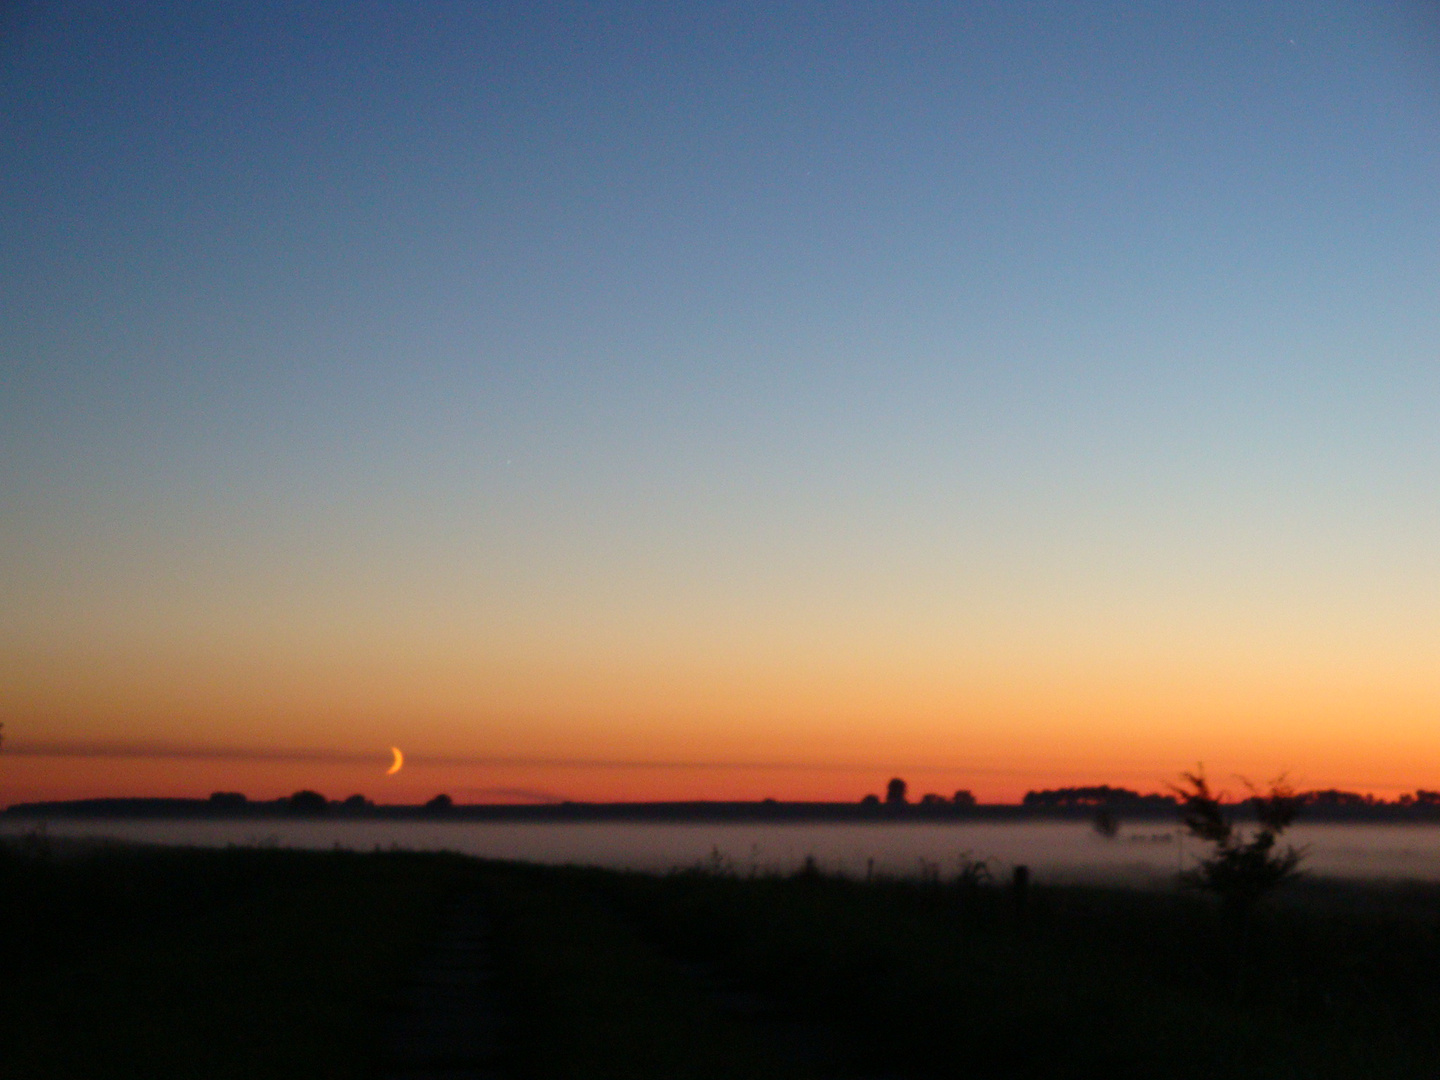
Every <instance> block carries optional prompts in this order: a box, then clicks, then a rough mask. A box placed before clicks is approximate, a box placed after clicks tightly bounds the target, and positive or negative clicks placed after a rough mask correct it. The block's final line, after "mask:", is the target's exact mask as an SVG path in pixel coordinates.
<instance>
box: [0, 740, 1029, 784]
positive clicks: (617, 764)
mask: <svg viewBox="0 0 1440 1080" xmlns="http://www.w3.org/2000/svg"><path fill="white" fill-rule="evenodd" d="M4 753H5V754H7V755H13V756H16V757H51V758H110V759H152V760H165V759H176V760H197V761H198V760H204V761H254V762H282V761H291V762H314V763H317V764H327V765H384V764H388V763H389V762H390V760H391V757H392V755H391V753H390V749H389V747H386V748H384V749H383V750H376V751H374V752H373V753H363V752H356V751H345V750H318V749H297V750H272V749H265V748H250V747H200V746H167V745H143V744H135V743H61V742H34V743H21V744H17V745H15V746H13V747H6V749H5V750H4ZM405 766H406V768H411V767H414V766H434V767H442V768H443V767H458V768H487V767H489V768H546V769H636V770H640V769H666V770H691V769H693V770H711V771H750V772H764V771H776V772H779V771H791V772H795V771H799V772H837V773H863V772H892V773H893V772H897V771H901V772H903V771H911V772H923V773H937V772H939V773H945V772H950V773H967V774H983V775H989V776H1019V775H1021V774H1022V773H1024V772H1025V770H1022V769H1016V768H996V767H986V766H974V765H931V764H919V765H916V764H910V765H905V764H900V765H896V764H894V763H889V764H879V765H877V764H874V763H869V762H821V761H654V760H643V759H632V758H561V757H553V758H552V757H516V756H488V755H474V756H471V755H466V756H450V755H426V754H413V753H409V752H407V753H406V754H405Z"/></svg>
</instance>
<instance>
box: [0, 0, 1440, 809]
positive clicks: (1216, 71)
mask: <svg viewBox="0 0 1440 1080" xmlns="http://www.w3.org/2000/svg"><path fill="white" fill-rule="evenodd" d="M1437 361H1440V17H1437V15H1436V14H1435V11H1434V8H1433V6H1431V5H1426V4H1421V3H1418V2H1417V3H1412V4H1406V3H1396V4H1390V5H1373V4H1364V3H1360V2H1353V3H1351V2H1333V0H1315V2H1306V3H1298V2H1297V3H1289V2H1267V0H1261V2H1256V0H1244V2H1238V0H1237V2H1217V3H1213V4H1205V5H1178V4H1168V3H1113V2H1107V0H1094V2H1091V0H1087V2H1084V3H1078V2H1074V3H1071V2H1045V3H1012V2H1004V3H1000V2H996V3H984V2H978V3H966V4H939V3H937V4H924V3H914V4H905V3H874V4H862V3H799V4H783V3H781V4H777V3H764V4H732V3H711V2H705V3H684V2H679V3H666V4H658V3H642V4H622V3H613V4H612V3H576V4H561V3H546V2H527V3H479V2H477V3H416V4H389V3H338V2H337V3H294V4H264V3H255V2H247V3H236V4H224V3H216V4H206V5H192V4H186V3H174V4H169V3H158V2H157V3H148V4H140V5H118V4H94V3H59V2H56V3H51V2H45V0H39V2H36V0H30V2H28V3H24V2H22V3H18V4H11V5H7V6H6V8H5V10H4V14H3V16H0V504H3V507H4V511H3V514H0V722H3V723H4V734H5V742H4V745H3V748H0V803H10V802H18V801H23V800H29V799H52V798H78V797H89V796H102V795H198V796H204V795H207V794H208V793H209V792H211V791H213V790H241V791H244V792H246V793H247V794H249V795H250V796H251V797H252V798H261V797H263V798H273V797H276V796H279V795H283V794H288V793H289V792H290V791H293V790H296V789H297V788H301V787H306V788H315V789H318V790H321V791H322V792H324V793H326V794H328V795H330V796H332V797H343V796H346V795H349V794H352V793H361V794H365V795H367V796H368V797H370V798H374V799H376V800H378V801H381V802H413V801H417V800H419V799H422V798H428V797H429V796H430V795H432V794H435V793H436V792H438V791H445V792H447V793H449V794H451V795H452V796H453V797H454V798H455V799H456V801H460V802H472V801H515V800H520V801H525V800H531V799H547V798H570V799H605V800H610V799H627V800H628V799H672V798H697V799H729V798H737V799H749V798H762V797H775V798H780V799H837V800H851V799H859V798H860V797H861V796H862V795H864V794H866V793H867V792H872V791H873V792H879V791H882V790H883V787H884V783H885V781H886V780H887V779H888V778H889V777H890V776H892V775H900V776H904V777H905V778H906V779H908V780H909V783H910V788H911V791H912V792H913V793H915V794H917V795H918V794H920V793H922V792H924V791H937V792H941V793H943V794H946V795H949V794H950V793H952V792H953V791H955V790H957V789H961V788H966V789H970V790H973V791H974V792H975V793H976V795H977V796H979V797H980V798H981V799H982V801H1009V800H1014V799H1018V798H1019V796H1020V795H1022V794H1023V793H1024V792H1025V791H1026V790H1028V789H1031V788H1036V787H1050V786H1056V785H1062V784H1075V783H1101V782H1105V783H1117V784H1123V785H1125V786H1131V787H1136V788H1139V789H1141V790H1147V791H1148V790H1157V789H1161V788H1163V786H1164V785H1165V784H1166V783H1167V782H1168V781H1171V780H1174V779H1176V778H1177V777H1178V774H1179V773H1180V771H1181V770H1183V769H1187V768H1191V767H1193V766H1194V765H1195V764H1196V763H1197V762H1203V763H1204V764H1205V766H1206V768H1207V769H1208V771H1209V772H1210V774H1211V776H1212V777H1213V778H1215V779H1217V780H1218V781H1219V782H1220V784H1221V785H1222V786H1226V785H1229V786H1231V787H1234V786H1235V785H1236V784H1238V781H1237V780H1235V779H1234V778H1235V777H1237V776H1246V777H1251V778H1254V779H1257V780H1264V779H1268V778H1269V777H1271V776H1274V775H1277V774H1279V773H1282V772H1284V773H1286V774H1288V776H1289V777H1290V778H1291V780H1292V781H1294V782H1296V783H1298V784H1299V785H1301V786H1303V787H1330V786H1339V787H1345V788H1349V789H1354V790H1364V791H1373V792H1375V793H1377V794H1381V795H1393V794H1395V793H1398V792H1400V791H1402V790H1412V789H1414V788H1415V787H1427V788H1440V664H1437V657H1440V558H1437V555H1440V437H1437V432H1440V363H1437ZM391 746H399V747H401V748H403V750H404V753H405V755H406V760H407V764H406V766H405V768H404V769H402V770H401V771H400V772H399V773H397V774H395V775H393V776H387V775H386V772H385V770H386V768H387V766H388V765H389V764H390V761H391V752H390V749H389V748H390V747H391Z"/></svg>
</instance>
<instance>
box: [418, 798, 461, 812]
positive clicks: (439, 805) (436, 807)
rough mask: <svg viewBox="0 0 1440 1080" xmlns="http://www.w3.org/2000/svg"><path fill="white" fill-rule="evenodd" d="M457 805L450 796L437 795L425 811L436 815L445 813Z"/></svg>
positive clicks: (426, 806)
mask: <svg viewBox="0 0 1440 1080" xmlns="http://www.w3.org/2000/svg"><path fill="white" fill-rule="evenodd" d="M454 805H455V800H453V799H452V798H450V796H449V795H436V796H435V797H434V798H433V799H431V800H430V801H429V802H427V803H426V804H425V809H426V810H429V811H432V812H434V813H443V812H444V811H446V810H449V809H450V808H451V807H453V806H454Z"/></svg>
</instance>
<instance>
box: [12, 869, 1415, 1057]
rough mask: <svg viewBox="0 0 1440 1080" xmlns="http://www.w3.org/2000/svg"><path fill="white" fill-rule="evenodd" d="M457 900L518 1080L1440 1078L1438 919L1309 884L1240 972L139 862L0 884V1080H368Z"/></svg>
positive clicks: (833, 899) (1153, 917)
mask: <svg viewBox="0 0 1440 1080" xmlns="http://www.w3.org/2000/svg"><path fill="white" fill-rule="evenodd" d="M457 889H479V890H480V891H481V893H482V895H483V896H484V897H486V898H487V901H488V903H489V905H490V907H491V910H492V914H493V916H494V924H495V927H496V953H497V964H498V968H499V972H500V975H501V977H502V978H501V983H502V992H503V994H504V1000H505V1003H506V1004H507V1005H508V1007H509V1009H510V1012H511V1015H512V1017H513V1021H514V1022H513V1023H512V1024H511V1026H510V1028H509V1030H508V1033H507V1040H508V1049H509V1061H510V1066H511V1071H512V1072H513V1074H514V1075H515V1076H516V1077H517V1080H524V1078H527V1077H528V1078H534V1080H542V1078H543V1080H562V1078H563V1080H569V1078H580V1077H586V1078H591V1077H593V1078H601V1080H603V1078H609V1077H614V1078H621V1077H626V1078H630V1077H633V1078H636V1080H639V1078H643V1077H667V1078H669V1077H679V1078H686V1077H693V1078H696V1080H710V1078H716V1080H718V1078H722V1077H760V1078H764V1077H774V1078H777V1080H779V1078H785V1077H795V1078H801V1077H805V1076H807V1075H810V1074H812V1073H816V1072H818V1073H821V1074H824V1075H842V1074H844V1073H845V1072H846V1071H849V1072H850V1073H851V1074H853V1075H857V1076H877V1075H889V1076H913V1077H920V1076H956V1077H965V1076H976V1077H982V1076H992V1075H998V1076H1006V1077H1022V1078H1023V1077H1046V1078H1064V1077H1092V1076H1093V1077H1098V1076H1105V1077H1114V1078H1118V1077H1132V1076H1133V1077H1142V1076H1144V1077H1154V1076H1161V1077H1177V1078H1184V1077H1205V1078H1207V1080H1211V1078H1218V1077H1248V1076H1254V1077H1262V1076H1263V1077H1266V1078H1274V1077H1317V1078H1320V1077H1347V1078H1348V1077H1413V1076H1426V1075H1440V1067H1437V1066H1440V890H1436V889H1414V890H1410V891H1409V892H1407V893H1398V892H1397V893H1388V894H1387V893H1383V892H1377V891H1376V890H1349V891H1346V890H1340V889H1329V890H1326V889H1323V888H1320V887H1318V886H1312V887H1311V892H1312V893H1313V895H1312V896H1311V897H1310V898H1309V899H1308V900H1306V901H1305V902H1303V903H1292V904H1289V905H1282V906H1277V907H1274V908H1272V909H1271V910H1269V911H1267V912H1265V913H1264V914H1263V915H1262V916H1261V917H1260V918H1259V919H1258V920H1257V922H1256V923H1255V924H1254V926H1253V927H1252V929H1251V933H1250V938H1249V941H1248V942H1247V943H1245V944H1243V945H1242V944H1241V943H1239V942H1237V941H1236V940H1235V939H1234V938H1233V936H1231V935H1230V934H1229V933H1228V931H1227V928H1226V927H1225V926H1224V924H1222V923H1221V922H1220V920H1219V919H1218V918H1217V917H1216V915H1215V913H1214V912H1213V911H1212V910H1211V909H1210V908H1209V907H1207V906H1206V905H1205V904H1204V903H1202V902H1201V901H1199V900H1198V899H1196V898H1193V897H1185V896H1177V895H1156V894H1140V893H1127V892H1123V891H1106V890H1098V889H1078V888H1075V889H1054V890H1047V889H1043V888H1042V889H1037V890H1035V892H1034V894H1033V895H1032V897H1031V903H1030V904H1029V906H1028V908H1027V910H1026V911H1025V912H1024V913H1023V915H1021V914H1019V913H1017V912H1016V911H1015V910H1013V909H1012V907H1011V905H1010V903H1009V898H1008V896H1007V894H1006V893H1005V892H1004V891H1003V890H1000V889H990V888H972V889H960V888H957V887H953V886H944V887H942V886H938V885H920V884H915V883H904V882H878V883H876V884H873V885H865V884H859V883H853V882H844V881H837V880H829V879H824V878H820V877H815V876H811V877H805V876H801V877H798V878H791V879H785V880H780V879H757V880H753V881H751V880H739V879H735V878H729V877H725V876H717V875H701V874H678V875H671V876H668V877H653V876H645V875H638V874H617V873H609V872H604V871H594V870H573V869H572V870H557V869H544V868H539V867H529V866H520V865H504V864H494V863H479V862H475V861H472V860H464V859H459V858H455V857H447V856H435V855H404V854H375V855H352V854H343V853H301V852H288V851H256V850H231V851H156V850H143V849H142V850H135V849H126V850H116V851H111V852H100V853H95V854H92V855H89V856H85V857H76V858H65V859H20V858H16V857H14V856H7V857H3V858H0V950H3V952H0V964H3V969H0V970H3V972H4V976H5V977H4V980H3V984H0V1010H3V1011H0V1076H4V1077H20V1078H29V1077H87V1078H90V1077H93V1078H103V1077H121V1076H124V1077H130V1076H135V1077H140V1076H144V1077H156V1078H163V1077H231V1076H234V1077H307V1078H309V1077H353V1076H364V1075H365V1074H366V1071H367V1065H369V1064H370V1063H371V1062H373V1061H374V1060H375V1054H374V1050H375V1046H374V1030H375V1024H374V1020H375V1018H376V1016H377V1013H378V1012H379V1011H380V1010H381V1008H382V1006H383V1002H384V1000H385V997H386V994H387V992H388V991H389V989H390V988H391V987H393V985H394V984H395V981H396V980H397V979H398V978H400V976H401V975H402V973H403V972H404V971H405V969H406V968H407V966H408V965H409V964H411V963H412V962H413V960H414V958H415V956H416V955H417V951H418V949H419V948H420V946H421V944H422V943H423V940H424V939H425V938H426V937H427V936H428V935H430V934H432V933H433V932H434V930H435V927H436V925H437V918H436V916H437V914H438V913H439V912H440V911H442V910H443V909H444V907H445V905H446V904H447V902H448V899H449V897H451V896H452V895H453V894H454V891H455V890H457ZM697 970H700V971H708V972H718V973H720V974H721V975H723V976H724V977H725V980H724V981H727V982H728V983H729V984H730V985H731V987H732V988H734V987H739V988H742V989H748V990H751V991H754V992H755V993H756V994H758V995H759V997H761V998H763V999H766V1000H769V1001H770V1002H772V1003H780V1004H782V1005H785V1006H787V1007H788V1009H789V1010H790V1011H791V1012H793V1014H794V1015H796V1016H798V1017H800V1018H802V1019H803V1020H804V1021H805V1025H807V1026H806V1028H805V1029H806V1030H807V1031H808V1032H809V1035H810V1038H811V1041H812V1042H814V1041H815V1038H816V1037H819V1039H820V1040H821V1041H822V1042H823V1043H824V1044H825V1045H826V1046H828V1047H829V1050H830V1053H829V1054H828V1057H827V1056H826V1055H824V1054H821V1055H820V1057H819V1058H817V1057H816V1056H815V1055H813V1054H812V1055H811V1057H810V1058H804V1057H798V1058H797V1057H796V1056H795V1055H794V1054H791V1053H788V1052H787V1051H786V1048H785V1047H784V1046H783V1045H782V1042H783V1040H777V1038H776V1027H775V1025H774V1024H769V1023H767V1022H766V1021H764V1020H757V1019H755V1018H754V1017H752V1016H749V1015H747V1014H745V1013H744V1012H743V1011H741V1012H737V1011H736V1010H735V1009H733V1008H729V1007H727V1006H726V1004H725V1002H724V1001H723V1000H721V997H722V996H721V995H718V994H717V993H716V992H715V983H714V981H713V980H708V981H707V980H706V979H704V978H700V977H697V975H696V971H697ZM812 1049H813V1047H812ZM847 1066H848V1069H847Z"/></svg>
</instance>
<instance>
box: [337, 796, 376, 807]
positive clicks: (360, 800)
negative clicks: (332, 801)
mask: <svg viewBox="0 0 1440 1080" xmlns="http://www.w3.org/2000/svg"><path fill="white" fill-rule="evenodd" d="M340 805H341V806H343V807H345V809H347V810H364V809H365V808H366V807H367V806H371V805H373V804H372V803H371V802H370V800H369V799H367V798H366V797H365V796H364V795H351V796H350V797H349V798H348V799H346V800H345V801H344V802H343V803H341V804H340Z"/></svg>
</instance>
